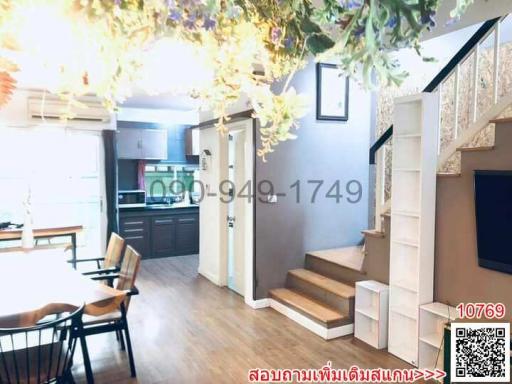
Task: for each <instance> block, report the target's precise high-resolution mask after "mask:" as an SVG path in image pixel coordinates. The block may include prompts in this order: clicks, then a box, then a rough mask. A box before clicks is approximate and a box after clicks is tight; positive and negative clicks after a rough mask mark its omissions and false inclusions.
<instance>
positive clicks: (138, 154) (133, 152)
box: [117, 128, 167, 160]
mask: <svg viewBox="0 0 512 384" xmlns="http://www.w3.org/2000/svg"><path fill="white" fill-rule="evenodd" d="M117 152H118V157H119V159H133V160H139V159H146V160H167V130H165V129H145V128H122V129H120V130H119V131H118V133H117Z"/></svg>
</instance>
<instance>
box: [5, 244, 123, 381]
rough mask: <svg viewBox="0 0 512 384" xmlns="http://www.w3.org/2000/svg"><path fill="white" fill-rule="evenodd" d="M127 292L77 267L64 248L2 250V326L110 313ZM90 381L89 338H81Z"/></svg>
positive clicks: (23, 325) (32, 323)
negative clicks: (80, 312) (81, 312)
mask: <svg viewBox="0 0 512 384" xmlns="http://www.w3.org/2000/svg"><path fill="white" fill-rule="evenodd" d="M125 298H126V292H124V291H120V290H117V289H115V288H111V287H109V286H108V285H106V284H101V283H99V282H97V281H94V280H91V279H90V278H88V277H86V276H84V275H82V274H81V273H80V272H79V271H77V270H75V269H73V268H72V267H71V266H70V265H69V263H67V258H66V255H65V252H64V250H62V249H43V250H31V251H15V252H6V253H0V328H19V327H30V326H33V325H35V324H36V323H37V322H38V321H40V320H41V319H43V318H44V317H45V316H48V315H52V314H58V313H62V312H70V311H73V310H76V309H78V308H80V307H81V306H82V305H84V313H85V314H87V315H92V316H101V315H104V314H107V313H109V312H111V311H113V310H115V309H117V308H119V306H120V305H121V302H122V301H123V300H124V299H125ZM80 342H81V345H82V353H83V354H84V366H85V372H86V376H87V379H88V382H93V379H92V371H91V365H90V359H89V355H88V351H87V344H86V342H85V337H81V338H80Z"/></svg>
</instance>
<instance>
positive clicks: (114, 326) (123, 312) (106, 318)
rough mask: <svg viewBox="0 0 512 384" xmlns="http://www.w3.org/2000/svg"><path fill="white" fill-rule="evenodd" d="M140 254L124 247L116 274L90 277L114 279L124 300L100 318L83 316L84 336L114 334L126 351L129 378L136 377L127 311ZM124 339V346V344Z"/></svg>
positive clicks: (135, 289) (133, 288)
mask: <svg viewBox="0 0 512 384" xmlns="http://www.w3.org/2000/svg"><path fill="white" fill-rule="evenodd" d="M140 260H141V256H140V254H139V253H138V252H137V251H136V250H135V249H133V248H132V247H131V246H129V245H128V246H127V247H126V251H125V253H124V257H123V261H122V263H121V269H120V270H119V273H116V274H109V275H104V274H98V275H96V276H91V277H92V278H93V279H94V280H100V281H101V280H111V279H116V280H117V284H116V287H115V288H116V289H117V290H120V291H124V292H126V298H125V300H123V302H122V303H121V305H120V306H119V308H118V309H116V310H114V311H112V312H109V313H107V314H104V315H101V316H90V315H85V316H84V320H83V322H84V331H83V332H84V335H85V336H90V335H97V334H100V333H108V332H115V333H116V336H117V337H118V339H119V341H120V342H121V349H122V350H124V349H125V348H126V349H127V350H128V359H129V363H130V372H131V376H132V377H135V376H136V371H135V362H134V359H133V351H132V344H131V340H130V331H129V329H128V319H127V311H128V307H129V305H130V300H131V297H132V296H133V295H137V294H138V293H139V291H138V290H137V288H136V287H135V280H136V278H137V273H138V272H139V267H140ZM125 339H126V344H125Z"/></svg>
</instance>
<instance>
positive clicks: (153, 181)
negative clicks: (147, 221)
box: [144, 164, 199, 200]
mask: <svg viewBox="0 0 512 384" xmlns="http://www.w3.org/2000/svg"><path fill="white" fill-rule="evenodd" d="M198 177H199V169H198V168H197V167H194V166H183V165H160V164H158V165H146V167H145V173H144V185H145V186H146V194H147V197H148V198H149V199H153V200H160V199H163V198H173V197H176V196H183V194H184V192H185V191H189V192H193V190H194V187H195V183H194V180H196V179H197V178H198Z"/></svg>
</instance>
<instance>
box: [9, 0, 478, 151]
mask: <svg viewBox="0 0 512 384" xmlns="http://www.w3.org/2000/svg"><path fill="white" fill-rule="evenodd" d="M439 2H440V0H416V1H410V0H324V1H323V4H322V5H321V6H313V4H312V2H311V1H310V0H51V1H50V0H0V36H1V37H0V49H1V50H0V104H1V103H2V101H4V102H5V101H7V100H8V98H9V95H10V93H11V92H12V89H13V86H14V84H15V83H14V77H15V76H14V72H15V71H16V70H17V67H16V57H21V56H23V55H25V56H26V57H30V60H31V62H33V63H36V64H37V65H38V66H39V67H41V68H42V69H43V70H44V71H45V73H46V76H45V79H47V84H46V86H45V87H46V89H47V90H48V91H50V92H52V93H55V94H57V95H60V97H62V98H63V99H65V100H68V101H69V103H70V104H76V103H78V101H77V99H78V97H79V96H81V95H84V94H91V93H92V94H95V95H97V96H98V97H99V98H101V99H102V100H103V101H104V104H105V106H106V107H107V108H109V109H110V110H114V109H115V108H116V107H117V106H118V105H119V104H120V103H122V102H123V101H124V100H125V99H126V98H128V97H129V96H130V95H131V92H132V87H133V84H134V83H135V82H137V81H138V80H140V79H141V78H142V77H143V76H142V73H143V72H144V59H145V56H146V55H148V54H151V47H152V46H153V45H154V44H155V43H156V42H158V41H160V40H161V39H163V38H165V39H173V40H176V41H180V42H182V43H186V44H188V45H189V46H190V47H191V48H192V50H193V51H194V54H195V58H196V59H197V60H198V61H199V62H201V63H202V64H204V66H205V67H206V68H208V70H209V71H210V72H211V74H212V76H211V81H207V82H205V83H204V84H199V85H198V84H195V85H193V86H191V87H190V89H186V92H188V93H189V94H190V95H191V96H192V97H195V98H199V99H201V100H202V101H203V102H204V103H205V106H206V107H208V108H210V109H211V110H213V112H214V114H215V115H216V116H218V117H219V123H218V124H217V126H218V128H219V130H221V131H225V130H226V126H225V124H226V122H227V121H228V120H229V118H228V115H229V113H228V110H229V107H230V106H231V105H232V104H233V103H235V102H237V101H238V100H239V99H240V98H241V97H242V96H243V95H245V96H246V97H247V98H248V99H249V101H250V103H251V105H252V107H253V109H254V116H255V117H256V118H259V119H260V121H261V126H262V127H261V130H260V134H261V142H262V146H261V148H260V149H259V151H258V154H259V155H260V156H263V157H264V156H265V155H266V154H268V153H270V152H272V151H273V148H274V147H275V146H276V145H277V144H278V143H279V142H280V141H285V140H289V139H292V138H294V137H295V136H294V134H293V133H292V131H293V129H294V128H297V127H298V125H297V121H298V119H300V118H301V117H302V116H304V115H305V113H307V99H306V97H305V96H304V95H300V94H297V93H296V91H295V90H294V89H293V87H290V80H291V78H292V76H293V74H294V73H295V72H296V71H297V70H299V69H300V68H302V67H303V66H304V65H305V64H306V62H307V60H308V59H309V58H310V57H312V56H313V57H315V58H316V59H317V60H324V59H329V60H335V61H336V62H338V63H339V65H340V68H341V69H342V70H343V71H344V72H346V73H347V74H349V75H351V76H356V77H358V78H360V79H361V82H362V83H363V84H365V85H366V86H373V85H374V84H372V73H373V71H375V73H376V74H377V79H378V81H379V82H380V83H385V84H388V83H394V84H400V82H401V81H402V80H403V79H404V77H405V76H406V73H404V72H403V71H402V70H401V69H400V67H399V63H397V62H396V61H394V60H393V58H392V55H391V54H390V52H391V51H392V50H394V49H397V48H402V47H414V48H416V49H417V50H418V52H419V48H420V47H419V37H420V35H421V33H422V32H423V31H425V30H426V29H429V28H431V27H432V26H433V25H434V15H435V13H436V10H437V8H438V5H439ZM470 3H471V0H457V8H456V9H455V10H454V14H453V17H458V16H459V15H460V14H461V12H463V11H464V10H465V9H466V8H467V6H468V5H469V4H470ZM17 55H18V56H17ZM360 74H362V76H361V77H359V76H360ZM282 79H283V81H282V82H281V83H280V84H282V83H284V86H282V87H277V86H276V84H277V82H278V81H279V80H282ZM159 88H160V90H161V91H163V90H162V87H159ZM163 88H164V89H165V91H167V92H172V91H175V90H174V89H173V84H168V88H165V87H163ZM277 88H279V89H277ZM180 91H183V89H180ZM70 117H72V116H70Z"/></svg>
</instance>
